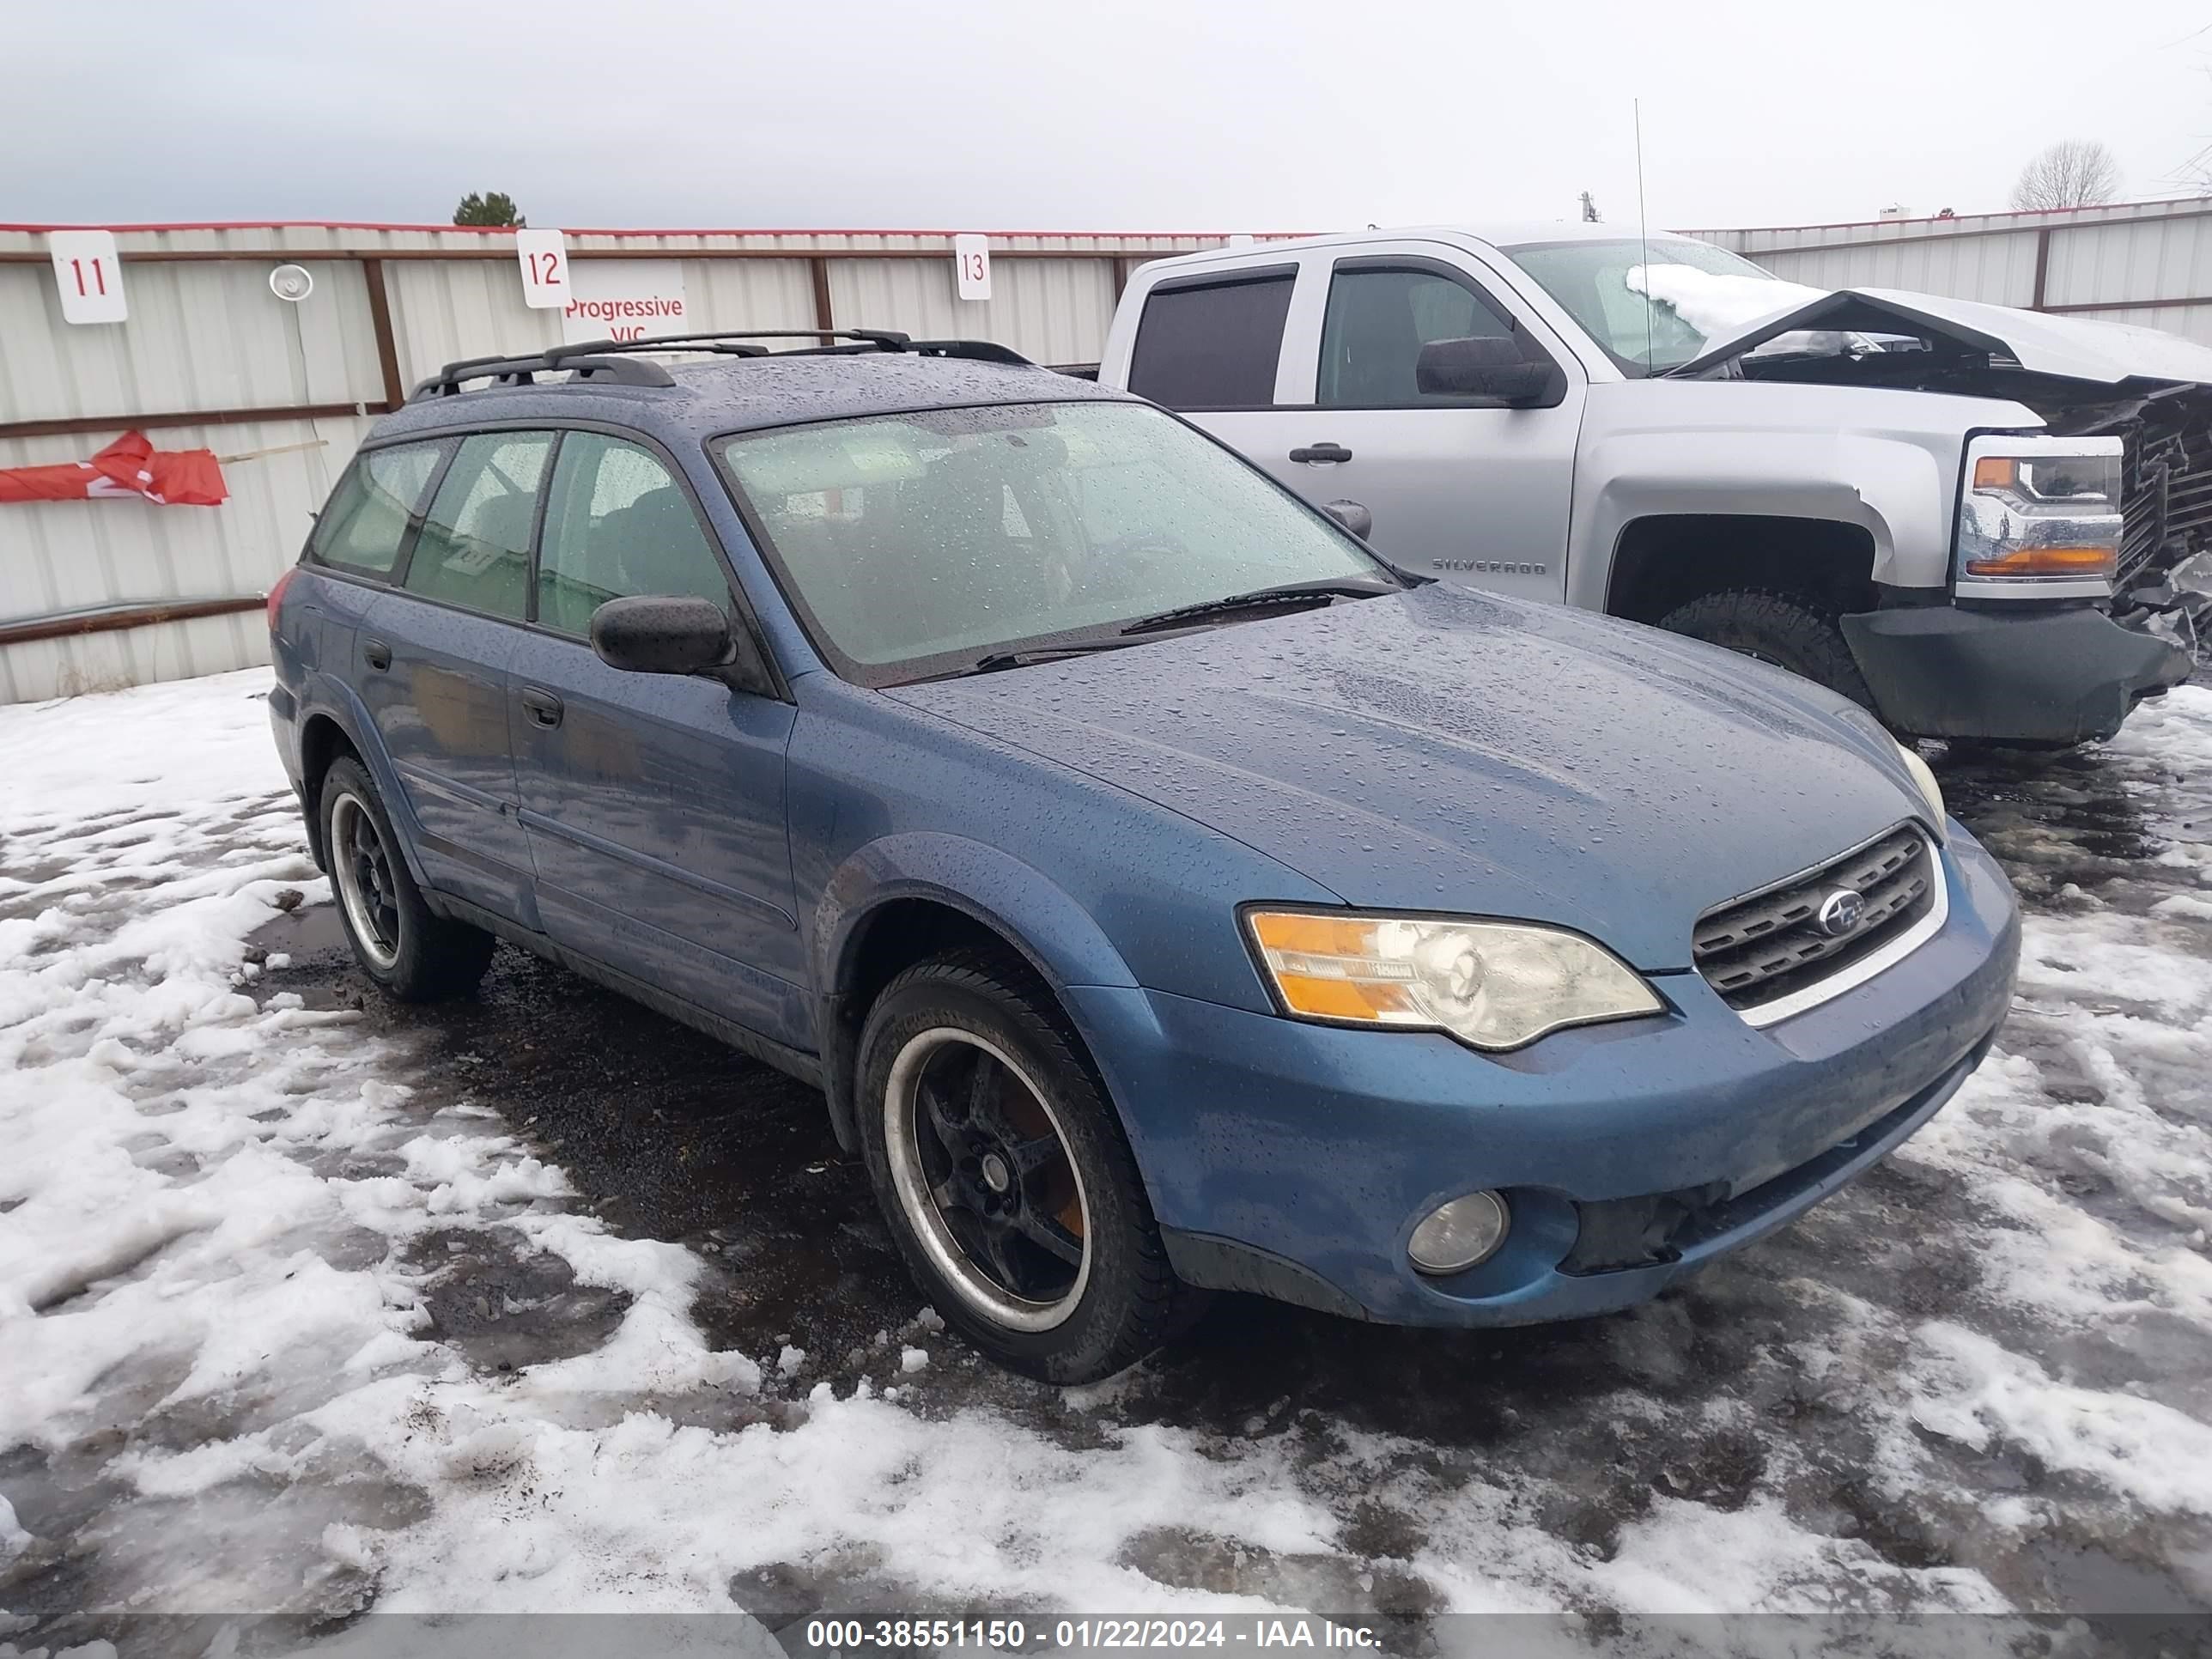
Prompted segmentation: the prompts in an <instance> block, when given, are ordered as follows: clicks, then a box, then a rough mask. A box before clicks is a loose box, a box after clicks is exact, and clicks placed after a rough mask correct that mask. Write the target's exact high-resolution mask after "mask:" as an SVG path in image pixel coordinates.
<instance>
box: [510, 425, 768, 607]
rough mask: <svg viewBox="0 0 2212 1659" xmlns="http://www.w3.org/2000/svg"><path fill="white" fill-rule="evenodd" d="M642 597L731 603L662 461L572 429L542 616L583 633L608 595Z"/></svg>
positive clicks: (557, 475)
mask: <svg viewBox="0 0 2212 1659" xmlns="http://www.w3.org/2000/svg"><path fill="white" fill-rule="evenodd" d="M645 593H653V594H665V595H673V596H676V597H680V598H684V599H712V600H713V601H714V603H715V604H716V605H721V606H723V607H725V608H727V606H728V605H729V602H730V588H729V584H728V582H727V581H726V580H725V579H724V577H723V575H722V563H721V561H720V559H719V558H718V557H717V556H715V553H714V544H713V543H711V542H709V541H708V539H707V532H705V531H704V530H702V529H701V528H700V525H699V518H698V514H697V513H694V512H693V511H692V510H691V503H690V500H689V498H687V497H686V496H685V495H684V491H683V489H682V488H681V487H680V486H678V483H677V482H676V480H675V479H674V477H671V476H670V473H669V471H668V469H667V467H666V466H665V465H662V463H661V461H660V460H659V458H658V457H656V456H655V455H653V453H651V452H650V451H648V450H645V449H641V448H640V447H638V446H637V445H635V444H633V443H625V442H624V441H623V440H621V439H619V438H609V437H605V436H602V435H600V434H599V433H596V432H571V433H569V434H568V435H566V436H565V437H563V438H562V440H561V458H560V459H559V460H558V461H557V462H556V463H555V464H554V467H553V489H552V492H551V494H550V495H548V496H547V498H546V503H545V527H544V531H543V532H541V533H540V535H539V537H538V622H539V623H542V624H543V625H544V626H545V627H547V628H550V629H554V630H556V632H558V633H562V634H571V635H575V636H576V637H577V638H579V639H583V638H586V637H588V636H589V635H590V633H591V631H592V612H593V611H596V610H598V609H599V607H600V606H601V605H605V603H606V602H607V601H608V600H609V599H629V598H632V597H635V596H636V595H639V594H645Z"/></svg>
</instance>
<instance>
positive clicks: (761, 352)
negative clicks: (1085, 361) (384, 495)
mask: <svg viewBox="0 0 2212 1659" xmlns="http://www.w3.org/2000/svg"><path fill="white" fill-rule="evenodd" d="M762 340H817V341H820V342H822V343H821V344H818V345H812V346H801V347H799V348H797V349H794V350H791V351H785V352H771V351H769V349H768V348H767V347H766V346H764V345H761V344H758V343H757V342H759V341H762ZM643 351H699V352H713V353H716V354H718V355H720V356H730V357H740V358H745V359H752V358H757V357H767V356H784V357H798V356H844V355H846V354H848V353H854V352H859V353H875V352H906V353H910V354H912V355H913V356H918V357H957V358H963V359H965V360H967V361H969V362H982V363H1007V364H1012V365H1013V366H1015V367H1018V368H1029V367H1030V366H1031V365H1030V360H1029V359H1028V358H1026V357H1024V356H1022V355H1021V354H1020V353H1019V352H1018V351H1015V350H1013V349H1011V348H1009V347H1006V346H1002V345H1000V344H999V343H997V342H996V341H994V340H916V339H914V338H912V337H908V336H907V335H904V334H902V333H899V332H898V331H896V330H895V329H887V328H759V329H720V330H716V331H713V332H711V333H705V334H654V335H650V336H647V337H644V338H642V339H636V340H585V341H581V342H580V343H577V344H574V345H557V346H549V347H548V348H547V349H545V350H544V351H542V352H540V353H538V355H537V356H520V357H510V356H491V357H464V358H462V359H461V360H460V361H459V362H451V363H447V365H446V366H445V367H444V368H441V369H440V370H439V371H438V372H437V373H436V374H433V375H431V376H430V377H429V378H428V380H424V381H423V382H422V384H421V385H419V386H416V388H415V390H414V392H412V393H411V394H410V401H412V399H413V398H426V397H435V398H451V397H454V396H457V395H458V394H459V392H460V391H461V389H462V387H463V386H465V384H466V383H467V382H469V381H471V380H491V381H494V382H495V383H497V384H499V385H501V386H535V385H536V384H537V383H538V381H537V377H538V375H539V374H555V373H559V372H562V371H566V372H568V373H569V374H574V376H575V377H576V379H577V380H595V381H600V382H603V383H605V384H607V385H611V386H674V385H675V384H676V381H675V379H674V377H673V376H671V374H669V372H668V371H667V370H666V369H665V368H662V367H661V366H660V365H659V364H658V363H654V362H644V361H642V360H641V359H639V358H637V357H634V356H629V353H632V352H643Z"/></svg>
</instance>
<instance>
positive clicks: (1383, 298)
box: [1314, 267, 1513, 409]
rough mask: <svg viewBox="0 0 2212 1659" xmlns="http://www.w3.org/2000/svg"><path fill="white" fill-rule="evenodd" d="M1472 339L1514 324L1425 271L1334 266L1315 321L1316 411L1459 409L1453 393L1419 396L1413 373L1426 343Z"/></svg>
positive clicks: (1470, 292) (1509, 331) (1464, 288)
mask: <svg viewBox="0 0 2212 1659" xmlns="http://www.w3.org/2000/svg"><path fill="white" fill-rule="evenodd" d="M1476 336H1488V337H1492V338H1502V339H1510V338H1512V337H1513V324H1512V322H1511V320H1510V319H1508V318H1507V317H1505V316H1504V314H1503V313H1500V312H1499V311H1498V308H1497V307H1494V306H1493V305H1492V304H1491V303H1490V301H1487V300H1486V299H1485V298H1483V296H1482V295H1480V294H1477V293H1476V292H1475V291H1474V289H1472V288H1470V287H1468V285H1467V284H1466V283H1460V282H1455V281H1454V280H1453V279H1452V278H1450V277H1449V276H1443V275H1442V274H1440V273H1438V272H1435V271H1430V270H1411V269H1408V270H1375V269H1368V270H1358V269H1353V270H1346V269H1343V268H1341V267H1340V268H1339V269H1338V270H1337V271H1336V273H1335V274H1334V276H1332V277H1331V278H1330V280H1329V284H1328V311H1327V313H1325V314H1324V315H1323V317H1322V328H1321V374H1320V377H1319V379H1318V381H1317V382H1316V387H1315V396H1314V400H1315V402H1316V403H1317V404H1320V405H1321V406H1322V408H1323V409H1411V408H1415V407H1418V406H1419V405H1421V404H1464V403H1466V402H1468V399H1467V398H1464V397H1462V396H1458V395H1456V394H1452V393H1444V392H1423V391H1422V390H1421V389H1420V386H1419V383H1418V381H1417V380H1416V378H1415V373H1414V371H1415V367H1416V365H1417V364H1418V362H1419V359H1420V355H1421V348H1422V347H1423V346H1425V345H1426V344H1428V343H1430V342H1431V340H1464V339H1468V338H1470V337H1476Z"/></svg>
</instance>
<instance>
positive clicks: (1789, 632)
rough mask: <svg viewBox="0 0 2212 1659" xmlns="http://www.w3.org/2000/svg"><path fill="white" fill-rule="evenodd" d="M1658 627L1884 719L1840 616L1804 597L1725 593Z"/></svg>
mask: <svg viewBox="0 0 2212 1659" xmlns="http://www.w3.org/2000/svg"><path fill="white" fill-rule="evenodd" d="M1659 626H1660V627H1662V628H1663V629H1666V630H1667V631H1668V633H1670V634H1686V635H1688V636H1689V637H1690V638H1692V639H1693V640H1703V641H1705V642H1706V643H1707V644H1709V645H1717V646H1722V647H1726V648H1727V649H1728V650H1730V651H1735V652H1740V653H1742V654H1743V655H1744V656H1747V657H1753V658H1756V659H1758V660H1759V661H1760V662H1764V663H1771V664H1772V665H1774V666H1776V667H1777V668H1786V669H1788V670H1789V671H1790V672H1791V673H1793V674H1799V675H1802V676H1803V677H1804V678H1807V679H1808V680H1811V681H1813V682H1814V684H1817V685H1825V686H1826V687H1827V688H1828V690H1831V691H1833V692H1836V693H1838V695H1840V696H1846V697H1849V698H1850V700H1851V701H1852V702H1855V703H1857V704H1858V706H1859V707H1860V708H1863V709H1865V710H1867V712H1868V713H1869V714H1875V715H1876V716H1879V715H1880V714H1881V710H1880V709H1878V708H1875V702H1874V693H1873V692H1871V691H1869V690H1867V683H1866V677H1865V676H1864V675H1863V674H1861V673H1860V672H1859V665H1858V659H1857V658H1855V657H1853V656H1852V655H1851V647H1850V641H1848V640H1846V639H1844V630H1843V629H1842V628H1841V627H1840V626H1838V623H1837V617H1836V613H1835V612H1834V611H1831V610H1828V609H1826V608H1825V607H1823V606H1822V605H1820V603H1819V602H1818V601H1817V600H1814V599H1809V598H1808V597H1806V596H1804V595H1802V594H1797V593H1783V592H1772V591H1771V590H1768V589H1765V588H1753V587H1731V588H1723V590H1722V591H1721V592H1717V593H1707V594H1705V595H1703V596H1702V597H1700V598H1699V599H1692V600H1691V601H1690V602H1689V603H1688V604H1687V605H1682V606H1680V607H1679V608H1678V609H1676V610H1674V611H1669V612H1668V614H1667V615H1666V616H1664V617H1661V618H1660V619H1659Z"/></svg>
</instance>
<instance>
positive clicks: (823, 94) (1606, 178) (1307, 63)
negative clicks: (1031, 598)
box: [0, 0, 2212, 231]
mask: <svg viewBox="0 0 2212 1659" xmlns="http://www.w3.org/2000/svg"><path fill="white" fill-rule="evenodd" d="M6 32H7V37H8V47H9V52H8V55H9V58H11V59H12V60H13V62H14V64H15V65H17V66H18V67H17V69H16V71H15V73H12V74H10V75H9V76H8V77H7V82H8V84H7V88H6V94H5V99H4V104H0V107H4V111H5V112H4V114H0V126H3V127H4V128H5V130H6V135H7V136H6V140H5V142H4V143H0V221H8V222H79V223H94V224H100V223H122V222H137V221H169V220H199V219H267V218H286V219H290V218H298V219H370V220H392V221H406V222H419V221H431V222H442V221H444V220H446V219H447V218H449V217H450V216H451V214H452V210H453V204H454V203H455V201H456V200H457V199H458V198H459V197H460V196H461V195H462V194H463V193H464V192H465V191H470V190H477V189H496V190H504V191H508V192H509V193H510V194H512V195H513V197H515V198H516V199H517V200H518V201H519V202H520V204H521V206H522V209H523V210H524V211H525V212H526V214H527V215H528V216H530V219H531V222H532V223H534V224H539V225H545V226H550V227H555V228H581V227H587V226H608V227H624V226H629V227H652V226H661V227H670V228H681V227H693V226H697V227H707V226H758V227H764V228H836V227H853V228H918V229H948V228H968V229H982V230H1000V229H1040V230H1061V229H1066V230H1092V229H1097V230H1259V231H1265V230H1327V229H1334V228H1343V227H1347V226H1358V225H1363V224H1366V223H1369V222H1376V223H1380V224H1385V225H1389V224H1406V223H1421V222H1437V221H1440V220H1459V221H1481V220H1486V219H1528V218H1534V219H1542V220H1551V219H1564V218H1568V217H1571V216H1573V215H1574V213H1575V211H1576V197H1577V193H1578V192H1579V191H1583V190H1588V191H1591V192H1592V193H1593V194H1594V195H1595V197H1596V199H1597V203H1598V206H1599V208H1600V210H1601V212H1602V213H1603V215H1604V216H1605V218H1606V219H1607V221H1608V222H1615V223H1632V222H1634V221H1635V218H1636V167H1635V149H1634V130H1633V127H1632V122H1631V100H1632V99H1639V98H1640V99H1641V100H1642V102H1643V119H1644V173H1645V179H1646V185H1647V191H1648V196H1649V202H1650V218H1651V220H1652V222H1654V223H1656V224H1661V225H1668V226H1673V227H1675V228H1709V227H1721V226H1736V225H1753V224H1797V223H1807V222H1822V221H1829V220H1840V219H1865V218H1871V217H1874V216H1875V215H1876V214H1878V213H1879V212H1880V211H1881V210H1882V209H1883V208H1885V207H1887V206H1889V205H1892V204H1899V205H1902V206H1904V207H1905V208H1906V209H1907V210H1910V211H1911V212H1913V213H1916V214H1924V213H1933V212H1935V211H1936V210H1939V209H1941V208H1944V207H1951V208H1954V209H1956V210H1958V211H1960V212H1961V213H1970V212H1977V211H1986V210H1997V209H2002V207H2003V206H2004V204H2005V197H2006V194H2007V192H2008V190H2009V189H2010V187H2011V184H2012V180H2013V178H2014V176H2015V173H2017V172H2018V171H2019V168H2020V166H2021V162H2023V161H2026V160H2027V157H2028V156H2029V155H2031V154H2032V153H2033V151H2034V150H2036V149H2038V148H2039V146H2041V145H2043V144H2045V143H2049V142H2050V141H2051V140H2053V139H2057V138H2065V137H2088V138H2097V139H2101V140H2103V141H2104V142H2105V143H2107V144H2109V145H2110V146H2111V147H2112V149H2113V150H2114V152H2115V153H2116V154H2117V155H2118V158H2119V161H2120V164H2121V167H2122V171H2123V173H2124V194H2125V195H2127V196H2130V197H2154V196H2171V195H2182V194H2189V193H2191V191H2189V190H2188V189H2187V188H2186V187H2185V186H2184V185H2181V184H2179V183H2178V182H2177V181H2176V179H2175V178H2174V177H2173V175H2174V174H2175V173H2176V172H2177V170H2178V169H2179V168H2180V167H2181V166H2182V165H2183V164H2184V163H2185V161H2187V160H2188V159H2189V158H2190V157H2191V155H2193V154H2195V153H2196V152H2197V151H2198V150H2200V149H2203V148H2204V147H2205V146H2206V145H2207V144H2208V143H2212V6H2207V5H2206V4H2204V3H2203V0H2199V3H2197V4H2185V3H2179V0H2175V3H2167V0H2124V3H2118V4H2115V3H2111V0H2106V3H2101V4H2089V3H2084V0H2066V3H2063V4H2061V3H2043V0H2011V3H2008V4H2004V5H1981V4H1975V5H1969V4H1966V3H1960V0H1917V3H1911V4H1892V3H1888V0H1861V3H1858V4H1849V3H1836V0H1831V3H1827V4H1824V5H1820V6H1806V5H1797V4H1789V3H1784V0H1762V3H1757V4H1739V3H1733V0H1730V3H1717V0H1711V3H1705V0H1674V3H1667V4H1662V3H1646V4H1639V5H1625V4H1613V3H1599V0H1524V3H1515V4H1492V3H1488V0H1479V3H1478V0H1466V3H1457V4H1454V3H1445V0H1431V3H1413V0H1270V3H1265V4H1260V3H1247V0H1212V3H1209V0H1184V3H1179V4H1178V3H1154V0H1117V3H1115V4H1112V5H1103V4H1099V5H1094V4H1091V3H1087V0H1024V3H1000V0H939V3H936V4H927V5H924V4H896V3H878V0H787V3H778V4H763V3H760V0H738V3H724V4H719V5H698V6H691V5H683V4H678V3H672V0H596V3H591V4H583V3H568V4H563V3H561V0H538V3H534V4H529V5H507V4H504V3H488V0H475V3H464V0H448V3H446V4H442V5H435V4H418V3H415V0H385V3H380V4H377V5H374V6H355V5H351V4H344V3H337V0H294V3H290V4H285V5H259V4H254V5H245V4H233V5H213V6H204V7H191V6H185V5H179V4H175V3H163V4H140V3H136V0H105V3H102V4H100V5H99V6H97V7H88V6H85V5H83V4H64V3H62V0H14V3H12V4H11V5H10V6H9V20H8V24H7V31H6ZM33 64H35V65H37V66H38V67H37V71H36V73H35V74H33V73H28V72H26V71H25V70H24V69H23V67H22V66H26V65H33Z"/></svg>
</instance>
